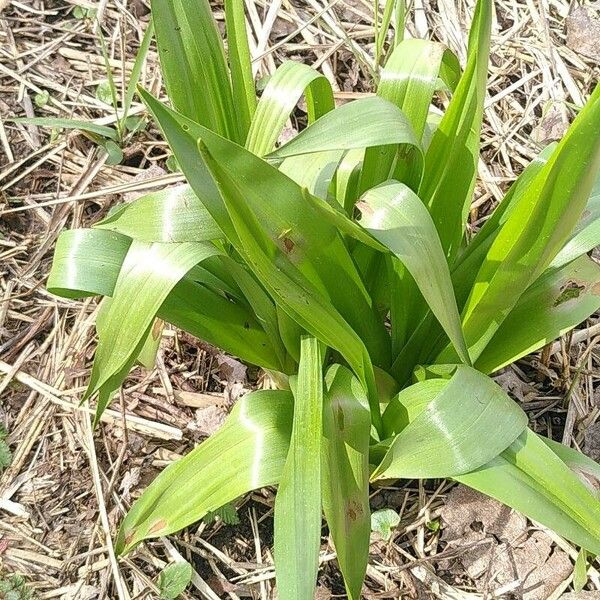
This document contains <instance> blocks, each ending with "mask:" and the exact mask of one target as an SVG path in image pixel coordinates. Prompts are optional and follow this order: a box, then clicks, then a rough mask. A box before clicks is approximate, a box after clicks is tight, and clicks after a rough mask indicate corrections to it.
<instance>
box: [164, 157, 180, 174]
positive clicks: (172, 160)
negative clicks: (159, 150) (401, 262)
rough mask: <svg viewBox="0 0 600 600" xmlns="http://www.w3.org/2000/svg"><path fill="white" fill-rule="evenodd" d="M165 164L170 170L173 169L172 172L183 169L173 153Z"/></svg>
mask: <svg viewBox="0 0 600 600" xmlns="http://www.w3.org/2000/svg"><path fill="white" fill-rule="evenodd" d="M165 165H166V167H167V169H168V170H169V171H171V173H176V172H177V171H181V168H180V166H179V163H178V162H177V159H176V158H175V156H173V155H172V154H171V156H169V158H167V160H166V162H165Z"/></svg>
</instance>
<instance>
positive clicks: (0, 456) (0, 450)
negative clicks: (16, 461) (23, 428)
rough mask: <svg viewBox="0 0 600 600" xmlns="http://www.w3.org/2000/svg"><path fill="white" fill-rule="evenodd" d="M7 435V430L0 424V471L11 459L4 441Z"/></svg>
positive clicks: (0, 471)
mask: <svg viewBox="0 0 600 600" xmlns="http://www.w3.org/2000/svg"><path fill="white" fill-rule="evenodd" d="M7 435H8V432H7V431H6V428H5V427H4V425H2V424H0V473H2V471H3V470H4V469H6V467H8V465H10V462H11V460H12V454H11V452H10V450H9V448H8V444H7V443H6V441H5V439H6V436H7Z"/></svg>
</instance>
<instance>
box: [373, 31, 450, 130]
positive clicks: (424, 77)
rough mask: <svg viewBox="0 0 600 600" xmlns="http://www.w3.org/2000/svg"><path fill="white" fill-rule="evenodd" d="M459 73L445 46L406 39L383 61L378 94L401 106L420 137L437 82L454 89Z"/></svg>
mask: <svg viewBox="0 0 600 600" xmlns="http://www.w3.org/2000/svg"><path fill="white" fill-rule="evenodd" d="M459 77H460V65H459V64H458V59H457V58H456V56H455V55H454V54H453V53H452V52H451V51H450V50H449V49H448V48H445V47H444V46H443V45H442V44H439V43H437V42H431V41H429V40H421V39H416V38H415V39H408V40H404V41H402V42H401V43H400V44H398V46H396V48H395V49H394V52H393V53H392V54H391V56H390V57H389V59H388V61H387V62H386V64H385V68H384V69H383V71H382V73H381V81H380V82H379V86H378V88H377V95H378V96H381V97H382V98H385V99H386V100H389V101H390V102H393V103H394V104H395V105H396V106H398V107H399V108H401V109H402V112H403V113H404V114H405V115H406V118H407V119H408V121H409V122H410V124H411V125H412V128H413V130H414V132H415V135H416V136H417V139H418V140H421V138H422V137H423V132H424V130H425V123H426V121H427V117H428V115H429V108H430V106H431V102H432V100H433V95H434V93H435V92H436V90H438V89H439V88H440V82H442V81H443V83H444V84H445V85H446V86H447V87H448V88H449V89H450V90H454V89H455V87H456V84H457V82H458V79H459Z"/></svg>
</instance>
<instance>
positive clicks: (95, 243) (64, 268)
mask: <svg viewBox="0 0 600 600" xmlns="http://www.w3.org/2000/svg"><path fill="white" fill-rule="evenodd" d="M130 246H131V239H130V238H128V237H125V236H124V235H121V234H119V233H113V232H110V231H100V230H98V231H96V230H94V229H71V230H68V231H63V232H62V233H61V234H60V236H59V237H58V240H57V242H56V248H55V250H54V260H53V262H52V270H51V271H50V275H49V277H48V282H47V284H46V287H47V288H48V291H49V292H50V293H52V294H56V295H57V296H62V297H63V298H82V297H85V296H96V295H102V296H112V294H113V291H114V289H115V284H116V282H117V278H118V276H119V271H120V270H121V265H122V264H123V260H124V259H125V256H126V255H127V252H128V251H129V247H130Z"/></svg>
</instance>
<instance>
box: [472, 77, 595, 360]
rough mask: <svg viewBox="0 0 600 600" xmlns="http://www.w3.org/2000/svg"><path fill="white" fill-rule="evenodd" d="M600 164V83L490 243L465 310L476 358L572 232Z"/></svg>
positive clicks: (516, 201)
mask: <svg viewBox="0 0 600 600" xmlns="http://www.w3.org/2000/svg"><path fill="white" fill-rule="evenodd" d="M599 169H600V86H598V87H597V88H596V90H595V91H594V93H593V94H592V97H591V99H590V102H589V103H588V104H587V105H586V106H585V107H584V108H583V109H582V110H581V112H580V113H579V115H578V116H577V118H576V119H575V121H574V123H573V124H572V125H571V127H570V128H569V131H568V132H567V134H566V135H565V137H564V138H563V139H562V141H561V142H560V143H559V145H558V147H557V148H556V150H555V151H554V153H553V154H552V156H551V157H550V159H549V160H548V162H547V163H546V164H545V165H544V166H543V168H542V169H541V170H540V171H539V172H538V174H537V175H536V176H535V177H534V179H533V181H532V182H531V183H530V185H529V186H528V187H527V188H526V189H525V190H524V192H523V194H522V195H521V196H520V197H519V198H515V199H514V200H513V202H515V205H514V208H512V209H511V210H510V214H509V215H508V218H507V219H506V222H505V224H504V226H503V227H502V228H501V229H500V231H499V232H498V234H497V236H496V237H495V239H494V241H493V242H492V244H491V245H490V248H489V250H488V252H487V254H486V258H485V260H484V261H483V263H482V265H481V268H480V269H479V272H478V274H477V277H476V279H475V284H474V286H473V289H472V291H471V294H470V296H469V299H468V300H467V303H466V305H465V308H464V311H463V329H464V331H465V338H466V340H467V344H468V345H469V350H470V352H471V356H472V358H473V359H474V360H475V359H477V358H478V357H479V355H480V354H481V353H482V352H483V350H484V348H485V346H486V345H487V344H488V343H489V341H490V339H491V338H492V336H493V335H494V334H495V332H496V330H497V329H498V327H499V326H500V324H501V323H502V321H503V320H504V319H505V318H506V316H507V315H508V313H509V312H510V311H511V310H512V308H513V307H514V306H515V304H516V303H517V301H518V299H519V297H520V296H521V295H522V294H523V292H524V291H525V290H526V289H527V288H528V287H529V286H530V285H531V284H532V283H533V282H534V281H535V280H536V279H537V278H538V277H539V276H540V275H541V273H542V272H543V271H544V270H545V269H546V267H547V266H548V265H549V264H550V263H551V262H552V260H553V259H554V258H555V256H556V255H557V254H558V252H559V250H560V249H561V248H562V246H563V245H564V244H565V242H566V241H567V239H568V237H569V236H570V235H571V232H572V230H573V229H574V227H575V225H576V224H577V221H578V220H579V218H580V216H581V213H582V212H583V210H584V208H585V205H586V203H587V200H588V198H589V196H590V191H591V189H592V186H593V183H594V182H595V180H596V178H597V176H598V170H599Z"/></svg>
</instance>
